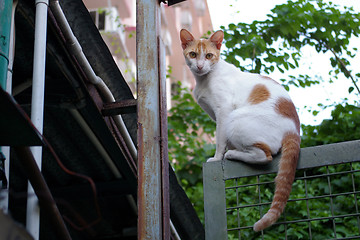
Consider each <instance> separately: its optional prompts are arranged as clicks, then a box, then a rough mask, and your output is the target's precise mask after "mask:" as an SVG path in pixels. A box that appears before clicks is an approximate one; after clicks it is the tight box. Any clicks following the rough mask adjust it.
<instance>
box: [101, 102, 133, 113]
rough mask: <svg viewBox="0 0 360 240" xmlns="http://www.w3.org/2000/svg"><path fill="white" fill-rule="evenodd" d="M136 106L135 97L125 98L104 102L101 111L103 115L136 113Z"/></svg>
mask: <svg viewBox="0 0 360 240" xmlns="http://www.w3.org/2000/svg"><path fill="white" fill-rule="evenodd" d="M136 106H137V100H136V99H126V100H121V101H116V102H112V103H105V104H104V107H103V109H102V110H101V113H102V115H103V116H114V115H119V114H127V113H136Z"/></svg>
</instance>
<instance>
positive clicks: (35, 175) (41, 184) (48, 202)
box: [14, 147, 71, 240]
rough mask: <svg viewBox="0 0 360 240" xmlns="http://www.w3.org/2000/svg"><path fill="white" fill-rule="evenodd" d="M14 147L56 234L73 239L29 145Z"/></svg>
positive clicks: (65, 239)
mask: <svg viewBox="0 0 360 240" xmlns="http://www.w3.org/2000/svg"><path fill="white" fill-rule="evenodd" d="M14 149H15V152H16V155H17V156H18V158H19V160H20V161H21V164H22V166H23V167H24V169H25V170H26V171H25V172H26V173H27V175H28V178H29V181H30V183H31V185H32V186H33V187H34V192H35V194H36V196H37V197H38V198H39V202H40V205H41V207H42V208H43V210H44V213H46V214H48V216H49V218H50V221H51V222H52V224H53V225H54V226H55V229H56V235H57V236H59V237H60V239H64V240H71V236H70V233H69V232H68V230H67V228H66V226H65V223H64V221H63V219H62V217H61V214H60V212H59V209H58V208H57V206H56V204H55V201H54V198H53V197H52V195H51V192H50V190H49V187H48V186H47V184H46V181H45V179H44V177H43V176H42V174H41V172H40V169H39V167H38V165H37V162H36V160H35V158H34V156H33V154H32V153H31V151H30V149H29V148H28V147H14Z"/></svg>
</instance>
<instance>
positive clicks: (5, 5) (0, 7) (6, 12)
mask: <svg viewBox="0 0 360 240" xmlns="http://www.w3.org/2000/svg"><path fill="white" fill-rule="evenodd" d="M12 2H13V1H12V0H0V85H1V87H2V88H3V89H5V87H6V76H7V70H8V64H9V44H10V28H11V9H12Z"/></svg>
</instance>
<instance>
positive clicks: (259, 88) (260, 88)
mask: <svg viewBox="0 0 360 240" xmlns="http://www.w3.org/2000/svg"><path fill="white" fill-rule="evenodd" d="M269 97H270V92H269V90H268V89H267V87H266V86H265V85H264V84H257V85H255V86H254V88H253V90H252V91H251V93H250V96H249V98H248V102H249V103H250V104H259V103H261V102H264V101H266V100H268V99H269Z"/></svg>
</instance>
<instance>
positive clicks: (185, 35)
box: [180, 29, 195, 49]
mask: <svg viewBox="0 0 360 240" xmlns="http://www.w3.org/2000/svg"><path fill="white" fill-rule="evenodd" d="M180 40H181V46H182V48H183V49H185V48H186V47H187V45H188V44H189V43H190V42H192V41H194V40H195V38H194V36H193V35H192V34H191V33H190V32H189V31H188V30H186V29H181V31H180Z"/></svg>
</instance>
